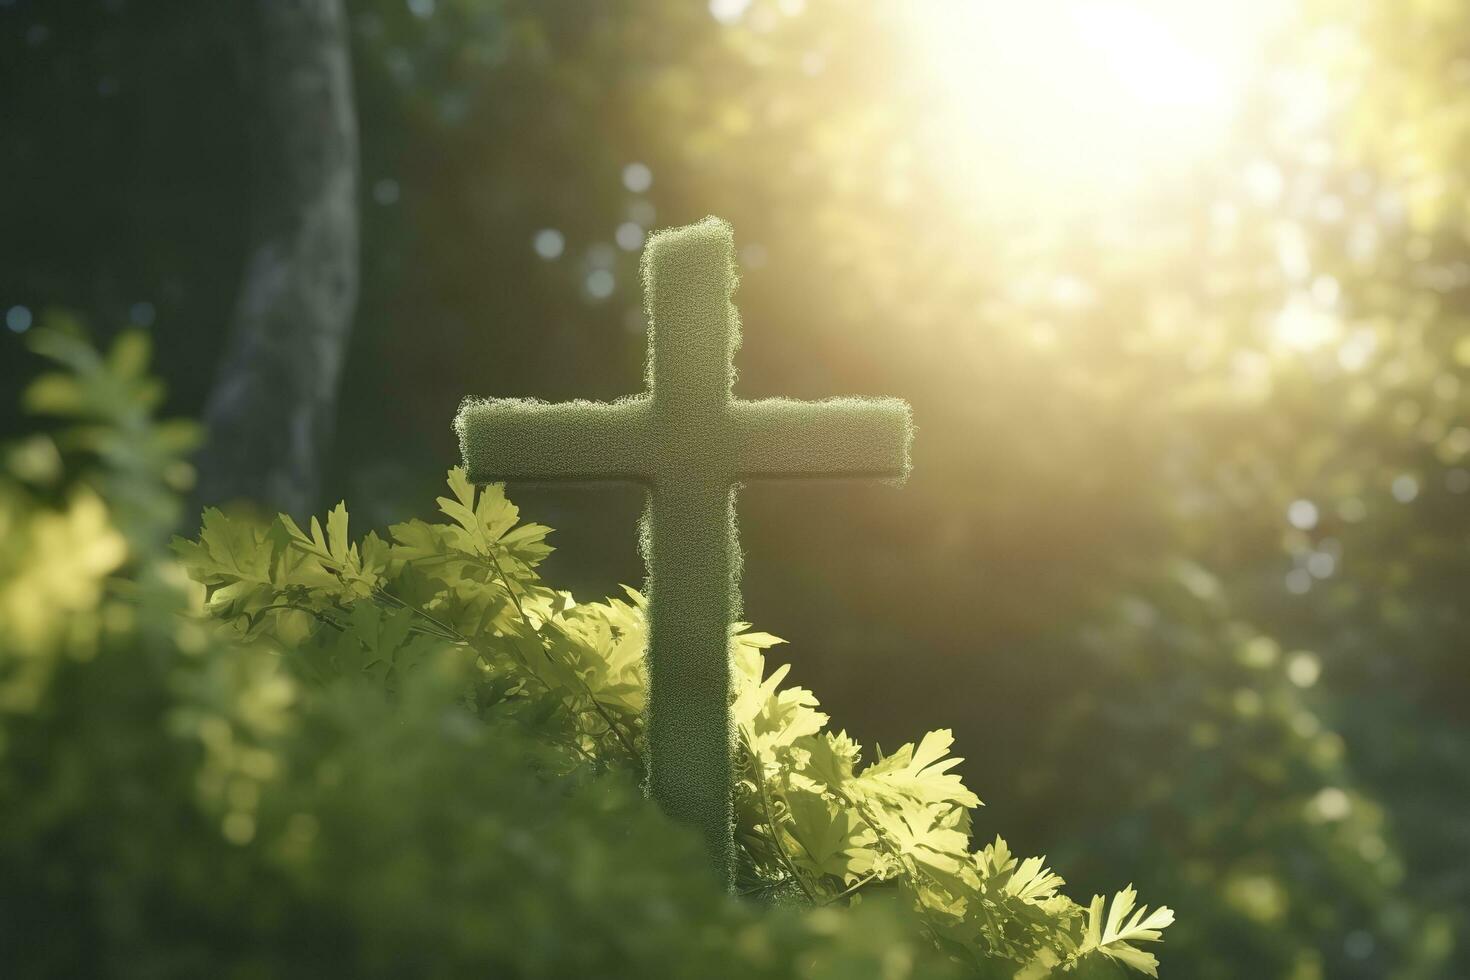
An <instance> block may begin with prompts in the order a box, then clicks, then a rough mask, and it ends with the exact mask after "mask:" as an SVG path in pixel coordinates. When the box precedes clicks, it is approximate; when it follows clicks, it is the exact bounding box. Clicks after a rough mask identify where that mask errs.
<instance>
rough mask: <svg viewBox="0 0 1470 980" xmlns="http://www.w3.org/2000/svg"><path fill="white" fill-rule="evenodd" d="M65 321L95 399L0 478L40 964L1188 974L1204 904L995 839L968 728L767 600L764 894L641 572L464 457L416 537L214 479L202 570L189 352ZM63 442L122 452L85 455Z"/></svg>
mask: <svg viewBox="0 0 1470 980" xmlns="http://www.w3.org/2000/svg"><path fill="white" fill-rule="evenodd" d="M36 346H37V348H38V349H40V350H42V351H43V352H45V353H49V354H51V355H52V356H53V357H55V358H57V359H58V360H61V361H62V362H63V363H65V364H67V365H68V366H69V367H70V368H71V371H70V372H69V373H66V374H55V375H49V376H47V377H44V378H42V379H40V380H39V381H38V382H37V384H36V386H35V387H33V388H32V389H31V395H30V401H31V404H32V406H33V407H35V408H39V409H45V410H49V411H53V412H63V413H66V414H69V415H72V416H74V417H76V420H77V421H78V422H79V425H78V426H73V427H72V428H71V429H69V430H65V431H63V432H61V433H58V434H57V435H56V436H55V438H52V437H51V436H40V437H37V438H36V439H35V440H32V442H31V443H29V444H28V445H27V446H26V447H24V448H23V450H22V451H18V452H14V453H12V454H11V456H10V459H9V464H8V468H7V471H6V473H5V474H4V475H3V476H0V531H3V532H4V533H3V535H0V542H3V544H0V616H3V624H0V634H3V635H4V636H5V640H4V645H3V647H0V815H3V816H0V908H3V910H4V914H3V915H0V948H4V949H5V950H7V960H8V961H9V963H10V964H11V965H12V968H13V969H16V970H17V971H18V972H19V973H20V974H22V975H27V976H31V975H36V976H58V975H113V976H150V977H153V976H197V975H202V974H208V975H227V976H294V975H302V976H305V975H313V976H317V975H321V974H323V973H338V974H341V975H349V976H388V975H403V974H411V975H415V976H451V975H459V974H462V973H471V972H474V973H477V974H481V975H483V974H489V975H520V976H545V977H552V976H592V975H595V976H624V975H626V976H634V975H636V976H664V975H668V976H681V975H689V976H701V977H706V976H708V977H719V976H732V977H733V976H741V977H746V976H754V977H761V976H773V977H774V976H798V975H799V976H810V977H825V976H831V977H863V976H872V977H880V976H881V977H903V976H914V975H922V976H943V975H945V974H946V973H947V972H949V971H963V972H965V973H968V974H973V975H980V976H995V977H1012V976H1024V977H1041V976H1046V975H1048V974H1051V973H1054V972H1065V973H1068V974H1071V975H1079V976H1080V975H1091V974H1095V973H1096V974H1101V975H1109V974H1113V973H1117V972H1120V971H1121V970H1122V969H1123V968H1124V967H1132V968H1135V969H1137V970H1141V971H1143V972H1145V973H1148V974H1151V975H1152V974H1153V973H1154V972H1155V970H1156V961H1155V959H1154V957H1153V956H1152V955H1151V954H1150V953H1148V952H1145V951H1144V949H1142V948H1141V947H1140V946H1139V945H1138V944H1139V943H1148V942H1152V941H1154V940H1157V939H1158V938H1159V930H1160V929H1162V928H1163V927H1164V926H1166V925H1168V924H1169V922H1170V921H1172V914H1171V913H1170V912H1169V911H1168V910H1167V909H1162V908H1161V909H1158V910H1155V911H1153V912H1152V913H1149V912H1148V910H1147V909H1145V908H1135V896H1134V893H1133V891H1132V889H1131V888H1129V889H1124V890H1123V891H1121V892H1119V893H1118V894H1117V895H1115V896H1114V897H1113V899H1112V901H1111V902H1106V901H1105V900H1104V898H1103V897H1101V896H1098V897H1096V898H1094V899H1093V900H1092V902H1091V903H1090V904H1089V905H1088V906H1086V907H1083V906H1081V905H1078V904H1077V903H1075V902H1073V901H1072V900H1070V899H1069V898H1067V897H1065V896H1064V895H1062V894H1061V893H1060V892H1059V888H1060V886H1061V885H1062V880H1061V879H1060V878H1059V877H1058V876H1057V875H1055V874H1054V873H1052V872H1051V871H1050V870H1049V869H1047V868H1046V867H1045V862H1044V859H1041V858H1030V859H1027V860H1024V861H1021V860H1018V859H1017V858H1016V857H1015V856H1013V855H1011V854H1010V852H1009V849H1008V848H1007V847H1006V845H1005V843H1004V841H1002V840H1000V839H996V840H995V841H994V842H992V843H990V844H989V845H987V846H985V847H983V848H980V849H974V850H972V849H971V846H970V843H969V829H970V812H971V810H972V809H973V808H974V807H975V806H978V805H979V800H978V799H977V798H976V797H975V796H974V794H972V793H971V792H970V791H969V790H967V789H966V788H965V787H964V785H963V784H962V783H961V781H960V779H959V778H958V776H956V775H954V774H953V773H951V772H949V770H950V769H951V768H952V767H953V766H954V765H955V764H956V762H957V761H958V760H956V759H954V758H953V757H951V756H949V754H948V753H949V749H950V743H951V741H952V740H951V738H950V736H949V734H948V733H947V732H943V731H939V732H931V733H929V734H928V735H926V736H925V737H924V738H923V739H921V740H920V741H919V742H918V743H917V745H913V744H911V745H905V746H903V747H901V748H900V749H899V750H897V751H896V752H893V753H890V754H888V755H882V754H879V756H878V757H877V758H876V759H874V761H872V762H871V763H869V764H868V765H866V766H861V765H860V760H861V756H862V750H861V747H860V746H858V745H857V744H856V743H855V742H854V741H853V740H851V739H850V738H848V737H847V735H846V734H845V733H835V734H834V733H833V732H831V731H830V730H828V729H827V721H828V719H827V716H826V715H825V714H823V713H821V712H820V711H819V710H817V709H818V703H817V701H816V698H815V697H814V696H813V695H812V694H811V693H810V692H808V691H805V690H803V689H801V688H795V687H785V688H783V687H782V686H781V684H782V681H783V680H784V679H785V676H786V673H787V668H785V667H780V668H777V669H775V670H773V671H769V672H768V671H767V664H766V656H767V651H768V650H769V649H770V648H771V647H772V646H774V645H775V644H777V643H778V642H779V641H778V640H777V639H776V638H775V637H772V636H769V635H767V634H763V633H756V632H750V631H749V630H748V628H745V627H741V628H740V629H738V630H737V631H736V633H735V635H734V636H733V637H732V661H733V664H734V669H735V679H736V690H737V697H736V700H735V703H734V715H735V720H736V724H737V727H738V732H739V735H740V744H741V750H742V751H741V757H740V765H739V777H740V779H739V785H738V790H737V803H738V806H737V820H738V824H737V837H738V840H739V844H740V854H741V869H740V888H741V890H742V891H743V892H744V893H745V895H746V900H743V901H742V900H737V899H735V898H732V897H730V896H728V895H726V894H724V893H723V892H722V891H721V889H719V888H718V887H717V885H716V882H715V880H714V877H713V876H712V875H711V874H710V873H709V871H708V868H707V863H706V858H705V855H704V851H703V848H702V846H701V845H700V844H699V842H698V841H697V839H695V836H694V835H693V834H692V833H691V832H690V831H688V830H687V828H683V827H679V826H673V825H670V824H669V823H668V822H667V821H666V820H665V819H664V818H663V817H662V816H661V815H660V814H659V813H658V812H657V811H656V808H654V807H653V806H652V805H651V804H650V803H649V802H647V801H646V800H644V799H643V797H642V794H641V793H640V792H639V788H638V785H637V784H638V777H639V776H640V775H641V763H640V759H641V753H642V740H643V731H642V708H643V691H644V686H643V667H642V650H643V604H642V599H641V597H640V596H639V595H638V594H637V593H636V592H634V591H632V590H629V592H628V595H627V597H626V598H625V599H612V600H609V601H606V602H600V603H578V602H576V601H574V600H573V599H572V597H571V596H570V595H568V594H567V593H564V592H559V591H557V590H555V589H553V588H551V587H549V586H548V585H546V584H545V583H543V582H542V581H541V580H540V578H539V576H538V574H537V572H536V566H537V564H538V563H539V562H540V561H541V559H542V558H544V557H545V555H546V554H547V553H548V552H549V550H550V548H549V546H548V545H547V544H546V543H545V537H546V535H547V533H548V529H547V528H545V527H542V526H539V525H536V524H525V523H521V522H520V520H519V514H518V513H517V511H516V508H515V507H514V506H513V505H512V504H511V503H510V502H509V501H508V500H506V498H505V496H504V494H503V492H502V490H501V488H499V487H497V486H492V487H489V488H486V489H484V490H481V491H477V490H476V489H475V488H474V487H472V486H470V485H469V484H468V483H467V482H466V481H465V480H464V478H463V475H462V474H461V473H460V472H459V471H451V473H450V481H449V482H450V492H451V495H450V496H447V497H442V498H440V501H439V503H440V508H441V510H442V511H443V512H444V514H445V515H446V517H447V518H448V520H446V521H444V522H440V523H428V522H424V521H409V522H406V523H403V524H399V525H395V526H394V527H392V528H390V529H389V531H388V536H387V537H386V538H383V537H380V536H378V535H377V534H375V533H370V534H368V535H366V536H365V537H363V538H362V539H360V540H353V539H352V538H351V537H350V536H349V533H348V531H349V529H348V524H349V520H348V514H347V510H346V508H345V507H344V506H341V505H339V506H338V507H337V508H336V509H334V510H333V511H332V512H331V513H330V514H329V515H328V516H327V519H326V522H325V526H323V524H322V523H321V522H319V521H317V520H315V519H313V520H312V521H311V523H310V525H309V527H308V528H306V529H302V528H301V527H299V526H298V525H297V524H296V523H295V522H293V521H291V520H290V519H289V518H286V517H279V518H277V519H276V520H274V521H271V522H269V523H264V522H256V521H250V520H246V519H242V518H236V517H230V516H228V515H225V514H222V513H220V512H218V511H210V512H208V513H206V515H205V521H204V525H203V530H202V532H201V534H200V537H199V539H198V540H197V541H182V540H176V542H175V547H176V549H177V551H178V552H179V554H180V556H181V558H182V568H183V569H185V570H187V572H188V574H189V575H190V576H192V577H193V578H194V579H195V580H196V582H200V583H203V586H204V587H203V589H199V588H198V587H197V586H196V587H194V588H193V589H190V588H189V587H188V586H187V584H186V582H185V580H184V576H183V575H182V574H181V571H180V565H179V564H178V563H174V562H171V561H168V560H166V559H165V558H164V557H163V556H162V554H160V553H159V551H158V549H157V546H156V539H157V536H156V530H157V528H158V526H159V515H168V514H170V513H171V512H172V511H173V508H174V507H175V506H176V504H175V502H174V490H173V489H171V488H169V487H168V486H166V485H165V484H164V482H163V479H162V477H163V474H165V473H169V474H172V476H173V477H175V478H176V477H177V476H178V466H179V465H181V464H180V458H181V457H180V454H181V453H182V452H183V451H184V450H185V449H186V448H187V445H188V439H187V438H185V435H186V433H185V431H184V430H183V429H176V430H170V431H172V434H171V435H169V436H168V437H167V438H163V437H162V436H161V435H160V430H159V429H158V428H157V427H156V426H153V425H151V424H139V423H138V420H137V418H136V416H128V415H127V414H126V412H124V411H123V410H122V407H123V406H134V405H138V404H143V395H144V394H145V392H146V390H147V389H148V388H149V386H150V385H151V382H149V380H148V379H147V378H146V377H144V376H143V374H142V363H143V358H142V357H141V356H140V355H141V353H142V348H141V341H140V340H139V339H137V338H135V337H131V336H130V337H127V338H125V339H123V340H121V341H119V345H118V346H117V347H114V349H113V351H112V353H111V354H110V356H109V357H108V358H107V359H102V358H98V357H96V356H95V355H91V354H89V348H88V347H87V346H86V345H85V344H83V343H82V342H81V341H79V340H77V339H76V338H74V337H71V336H69V335H67V334H66V333H65V332H62V331H57V330H51V331H42V332H39V333H38V334H37V341H36ZM120 352H121V353H120ZM48 390H49V391H52V392H59V391H63V390H68V391H70V392H71V394H70V395H68V396H66V397H64V398H63V397H51V398H49V399H48V397H47V396H45V395H44V393H45V392H47V391H48ZM37 392H41V393H43V394H41V395H38V394H36V393H37ZM101 392H106V393H109V394H107V395H106V397H102V396H101V395H99V394H98V393H101ZM145 414H146V413H145ZM129 418H131V421H127V419H129ZM78 431H81V432H84V433H88V434H89V435H88V439H87V440H86V441H85V443H75V442H74V437H75V434H76V433H77V432H78ZM59 445H60V446H67V445H72V446H73V447H74V448H78V449H87V450H96V449H97V448H99V447H106V450H105V452H104V453H103V454H102V456H101V457H100V458H101V461H102V464H103V465H102V466H101V467H100V468H96V467H94V468H93V469H92V470H91V471H84V472H82V473H80V474H76V475H74V476H73V478H72V479H69V480H68V479H63V478H62V476H61V465H60V463H61V456H60V454H59V453H58V451H57V448H56V447H57V446H59ZM48 447H49V448H48ZM94 455H96V454H95V453H84V454H83V459H86V458H88V457H89V456H94ZM38 460H43V461H47V462H44V463H41V464H38V463H37V461H38ZM143 460H146V461H147V463H146V465H140V463H139V461H143ZM119 472H126V473H128V474H130V476H129V483H128V486H129V487H130V491H129V499H130V501H131V503H130V505H129V506H128V507H127V508H123V507H113V508H109V507H108V505H107V504H105V503H104V502H103V501H104V499H107V500H109V502H110V497H108V496H107V494H106V493H105V492H104V493H101V494H99V493H98V492H97V490H96V489H95V487H97V486H99V485H101V486H103V487H104V488H105V487H106V486H107V484H106V482H105V481H106V480H108V479H113V478H115V477H116V475H117V474H118V473H119ZM148 474H151V481H150V480H149V479H148V478H147V476H148ZM191 603H192V606H193V609H192V611H191V610H190V609H189V608H188V607H189V606H190V604H191ZM200 613H204V614H207V615H200ZM936 944H937V945H938V946H939V947H940V949H942V951H943V953H944V954H948V955H942V954H941V953H940V952H937V951H935V949H934V948H933V947H934V945H936ZM10 951H14V952H10Z"/></svg>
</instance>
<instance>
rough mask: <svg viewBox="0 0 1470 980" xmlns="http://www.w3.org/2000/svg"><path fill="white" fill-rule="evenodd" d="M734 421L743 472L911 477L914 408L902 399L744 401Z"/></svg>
mask: <svg viewBox="0 0 1470 980" xmlns="http://www.w3.org/2000/svg"><path fill="white" fill-rule="evenodd" d="M730 421H731V429H732V432H731V445H732V450H733V454H734V463H735V473H736V475H737V476H738V477H746V478H752V477H755V478H758V477H802V476H819V477H842V476H867V477H886V478H888V479H892V480H900V481H901V480H903V479H904V478H905V477H907V476H908V472H909V444H910V443H911V442H912V440H913V429H914V426H913V412H912V410H911V409H910V408H909V405H908V402H905V401H903V400H902V399H898V398H832V399H828V400H826V401H819V402H804V401H795V400H792V399H789V398H765V399H760V400H758V401H736V402H733V403H731V405H730Z"/></svg>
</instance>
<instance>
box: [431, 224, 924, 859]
mask: <svg viewBox="0 0 1470 980" xmlns="http://www.w3.org/2000/svg"><path fill="white" fill-rule="evenodd" d="M735 282H736V275H735V262H734V234H733V232H732V230H731V228H730V226H729V225H728V224H726V223H725V222H723V221H721V220H719V219H717V218H706V219H705V220H704V221H701V222H699V223H698V224H694V225H689V226H686V227H683V228H675V229H670V230H667V231H663V232H660V233H658V234H655V235H653V236H652V237H651V238H650V239H649V240H648V244H647V246H646V247H645V248H644V251H643V290H644V304H645V307H646V309H647V311H648V318H649V341H648V362H647V363H648V367H647V371H646V381H647V390H646V391H645V392H643V393H642V394H640V395H636V396H632V397H628V398H624V399H621V400H619V401H615V402H589V401H573V402H563V403H558V404H548V403H546V402H541V401H535V400H528V399H514V398H490V399H467V400H466V401H465V403H464V404H463V405H462V406H461V407H460V410H459V415H458V416H457V417H456V418H455V423H454V424H455V429H456V431H457V432H458V433H459V439H460V448H461V450H462V452H463V454H464V461H465V467H466V469H467V470H468V471H469V478H470V480H471V481H473V482H475V483H486V482H489V481H491V480H498V479H524V480H531V481H546V480H630V481H636V482H639V483H643V484H645V485H647V486H648V487H649V493H648V506H647V509H646V510H645V513H644V518H643V522H642V533H641V535H640V539H641V543H642V551H643V558H644V561H645V563H646V564H647V567H648V584H647V592H648V597H649V607H648V619H649V624H648V636H649V641H648V653H647V665H648V717H647V733H648V758H647V766H648V787H649V791H650V793H651V794H652V796H653V797H654V798H655V799H656V800H657V801H658V802H659V804H660V805H661V806H662V807H663V808H664V810H665V812H667V813H668V814H670V815H671V816H673V817H674V818H676V819H679V820H683V821H687V822H689V823H692V824H694V825H695V826H697V827H698V828H699V829H700V830H701V831H702V832H703V834H704V835H705V840H706V841H707V843H708V845H709V848H710V851H711V854H712V856H713V858H714V860H715V863H716V866H717V868H718V870H719V871H720V873H721V874H722V875H723V877H724V880H725V881H726V882H727V883H729V882H730V880H731V876H732V875H733V872H734V844H733V838H732V823H731V814H732V809H731V801H732V795H731V794H732V787H731V752H732V730H731V722H730V662H729V650H728V636H729V631H730V625H731V622H732V621H733V620H734V619H735V617H736V616H737V615H739V611H740V596H739V589H738V581H739V571H740V546H739V541H738V538H737V532H736V528H735V490H736V488H737V486H738V485H739V483H740V482H741V481H744V480H751V479H760V478H766V477H772V478H794V477H857V476H868V477H881V478H887V479H889V480H893V481H901V480H902V479H903V478H904V477H905V476H906V475H907V473H908V468H909V443H910V441H911V439H912V423H911V417H910V416H911V413H910V410H909V406H908V404H907V403H906V402H903V401H901V400H899V399H892V398H889V399H858V398H838V399H831V400H827V401H818V402H803V401H792V400H789V399H784V398H771V399H761V400H757V401H745V400H742V399H738V398H735V397H734V396H733V394H732V392H731V386H732V384H733V381H734V365H733V358H734V353H735V349H736V348H737V347H738V346H739V344H740V319H739V314H738V313H737V312H736V310H735V306H734V304H733V303H732V302H731V299H730V297H731V295H732V294H733V292H734V290H735Z"/></svg>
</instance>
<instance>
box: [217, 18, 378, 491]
mask: <svg viewBox="0 0 1470 980" xmlns="http://www.w3.org/2000/svg"><path fill="white" fill-rule="evenodd" d="M235 10H236V11H237V12H238V13H239V14H240V16H241V17H242V20H244V21H245V22H246V25H247V26H246V27H245V28H244V29H243V30H242V40H243V42H244V44H245V45H246V50H245V58H244V66H245V70H246V71H247V72H248V74H247V76H246V77H247V84H248V85H249V88H250V91H251V94H252V96H253V98H254V107H253V110H252V113H253V114H252V118H251V120H250V125H251V145H252V165H253V183H252V186H251V188H250V194H251V200H250V203H251V223H250V229H249V235H250V238H249V246H248V251H247V258H246V265H245V273H244V279H243V282H242V283H241V287H240V295H239V298H238V300H237V302H236V306H235V311H234V314H233V320H232V323H231V326H230V336H229V340H228V343H227V346H226V350H225V354H224V357H223V359H222V361H221V362H220V367H219V374H218V378H217V380H216V382H215V386H214V389H213V391H212V392H211V394H210V397H209V401H208V404H207V405H206V407H205V413H204V421H205V424H206V426H207V427H208V430H209V442H208V444H207V446H206V448H205V449H204V451H203V452H202V453H201V454H200V458H199V484H198V487H197V490H196V493H195V495H196V503H198V504H200V505H209V504H220V503H226V502H229V501H232V500H241V499H244V500H249V501H252V502H254V503H255V504H257V505H259V506H261V507H263V508H266V509H267V510H269V511H276V510H281V511H286V512H287V513H290V514H293V515H296V516H298V517H301V516H304V515H306V514H307V513H310V512H311V511H313V510H315V509H316V507H317V505H318V503H319V501H318V499H317V497H318V494H319V493H320V486H321V471H322V466H323V462H324V461H325V459H326V454H327V449H328V444H329V442H330V439H331V434H332V428H333V422H334V415H335V411H336V402H337V385H338V380H339V376H340V374H341V371H342V361H343V358H344V356H345V354H346V349H347V341H348V337H349V335H350V332H351V328H352V316H353V310H354V308H355V306H356V304H357V285H358V218H357V116H356V110H355V108H354V105H353V96H352V72H351V65H350V59H349V39H348V33H347V14H346V11H345V10H344V9H343V2H342V0H252V2H251V3H249V4H246V5H243V6H242V7H240V8H235ZM194 513H195V514H197V513H198V508H197V507H196V508H195V509H194Z"/></svg>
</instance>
